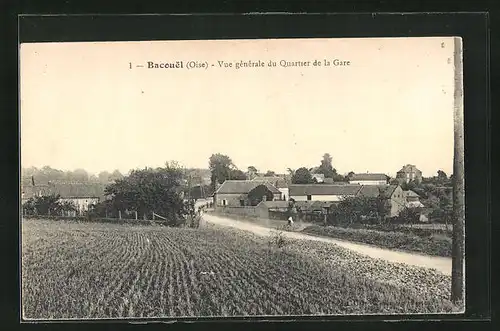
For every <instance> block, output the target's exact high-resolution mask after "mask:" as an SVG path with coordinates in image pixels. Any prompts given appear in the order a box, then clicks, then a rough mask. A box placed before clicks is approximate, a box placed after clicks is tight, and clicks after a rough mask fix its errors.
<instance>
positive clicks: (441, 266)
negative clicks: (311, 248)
mask: <svg viewBox="0 0 500 331" xmlns="http://www.w3.org/2000/svg"><path fill="white" fill-rule="evenodd" d="M203 220H204V221H206V222H208V223H212V224H216V225H221V226H229V227H233V228H237V229H240V230H244V231H249V232H252V233H254V234H257V235H260V236H269V234H270V230H271V229H270V228H267V227H264V226H260V225H256V224H252V223H249V222H241V221H237V220H233V219H231V218H227V217H220V216H216V215H211V214H204V215H203ZM283 235H284V236H286V237H287V238H291V239H300V240H312V241H320V242H325V243H330V244H335V245H338V246H340V247H344V248H347V249H350V250H352V251H354V252H357V253H359V254H363V255H366V256H369V257H371V258H375V259H382V260H385V261H388V262H393V263H404V264H407V265H412V266H416V267H423V268H428V269H435V270H437V271H439V272H440V273H442V274H444V275H447V276H451V258H446V257H438V256H429V255H422V254H416V253H406V252H401V251H395V250H389V249H384V248H379V247H375V246H371V245H366V244H358V243H353V242H349V241H344V240H338V239H334V238H327V237H319V236H312V235H307V234H304V233H297V232H286V231H284V232H283Z"/></svg>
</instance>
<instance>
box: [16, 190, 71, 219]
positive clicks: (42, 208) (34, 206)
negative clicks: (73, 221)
mask: <svg viewBox="0 0 500 331" xmlns="http://www.w3.org/2000/svg"><path fill="white" fill-rule="evenodd" d="M60 199H61V196H60V195H55V194H52V195H43V196H39V197H34V198H30V199H29V200H28V201H26V202H25V204H24V205H23V211H24V212H26V213H27V214H31V215H45V216H50V215H60V213H61V210H62V209H61V202H60Z"/></svg>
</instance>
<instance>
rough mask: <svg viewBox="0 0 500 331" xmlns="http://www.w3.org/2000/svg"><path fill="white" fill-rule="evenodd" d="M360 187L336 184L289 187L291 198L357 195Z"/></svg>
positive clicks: (293, 185)
mask: <svg viewBox="0 0 500 331" xmlns="http://www.w3.org/2000/svg"><path fill="white" fill-rule="evenodd" d="M360 189H361V186H360V185H335V184H292V185H290V186H289V190H290V191H289V194H290V196H292V197H294V196H306V195H356V194H357V193H358V191H359V190H360Z"/></svg>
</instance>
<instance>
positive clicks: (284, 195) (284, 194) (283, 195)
mask: <svg viewBox="0 0 500 331" xmlns="http://www.w3.org/2000/svg"><path fill="white" fill-rule="evenodd" d="M278 190H279V191H280V192H281V198H282V199H283V200H288V199H289V198H290V195H289V194H288V187H284V188H278Z"/></svg>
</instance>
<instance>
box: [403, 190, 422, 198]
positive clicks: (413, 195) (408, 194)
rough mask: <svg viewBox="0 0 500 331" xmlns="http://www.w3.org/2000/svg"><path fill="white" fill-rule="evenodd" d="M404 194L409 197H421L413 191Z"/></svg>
mask: <svg viewBox="0 0 500 331" xmlns="http://www.w3.org/2000/svg"><path fill="white" fill-rule="evenodd" d="M403 193H404V195H405V196H407V197H420V196H419V195H418V194H417V193H416V192H414V191H412V190H407V191H403Z"/></svg>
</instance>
